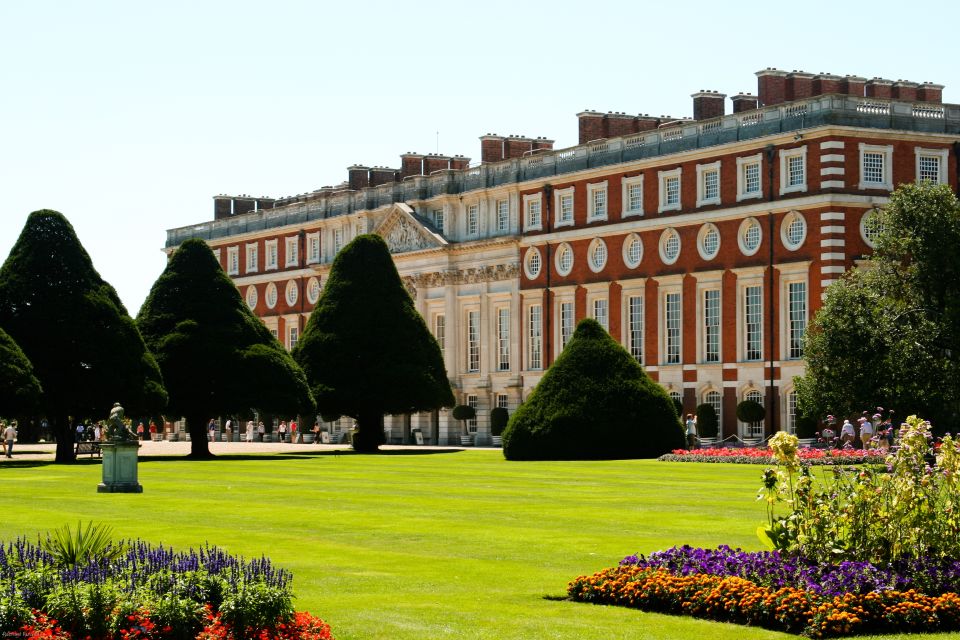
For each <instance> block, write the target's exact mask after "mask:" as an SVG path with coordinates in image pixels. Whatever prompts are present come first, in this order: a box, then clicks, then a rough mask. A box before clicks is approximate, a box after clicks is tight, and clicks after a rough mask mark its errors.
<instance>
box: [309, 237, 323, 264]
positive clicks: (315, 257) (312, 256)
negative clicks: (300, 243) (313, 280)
mask: <svg viewBox="0 0 960 640" xmlns="http://www.w3.org/2000/svg"><path fill="white" fill-rule="evenodd" d="M319 262H320V232H319V231H315V232H314V233H308V234H307V264H317V263H319Z"/></svg>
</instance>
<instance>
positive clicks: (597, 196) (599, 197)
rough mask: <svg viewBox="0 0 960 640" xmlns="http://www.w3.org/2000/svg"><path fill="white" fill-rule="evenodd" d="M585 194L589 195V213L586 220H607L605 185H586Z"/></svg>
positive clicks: (604, 183)
mask: <svg viewBox="0 0 960 640" xmlns="http://www.w3.org/2000/svg"><path fill="white" fill-rule="evenodd" d="M587 193H589V195H590V211H589V215H588V218H589V219H590V220H606V219H607V183H606V182H603V183H600V184H591V185H587Z"/></svg>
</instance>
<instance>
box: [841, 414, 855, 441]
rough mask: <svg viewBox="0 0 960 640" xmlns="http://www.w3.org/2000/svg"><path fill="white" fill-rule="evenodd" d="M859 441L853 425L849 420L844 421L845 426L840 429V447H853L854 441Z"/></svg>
mask: <svg viewBox="0 0 960 640" xmlns="http://www.w3.org/2000/svg"><path fill="white" fill-rule="evenodd" d="M856 439H857V432H856V430H855V429H854V428H853V425H852V424H851V423H850V421H849V420H844V421H843V426H842V427H840V445H841V446H842V445H846V444H849V445H850V446H851V447H852V446H853V441H854V440H856Z"/></svg>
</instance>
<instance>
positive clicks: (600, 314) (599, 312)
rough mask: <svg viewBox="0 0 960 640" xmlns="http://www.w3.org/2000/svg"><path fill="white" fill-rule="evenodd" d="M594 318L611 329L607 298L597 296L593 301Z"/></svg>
mask: <svg viewBox="0 0 960 640" xmlns="http://www.w3.org/2000/svg"><path fill="white" fill-rule="evenodd" d="M593 319H594V320H596V321H597V322H598V323H599V324H600V326H601V327H603V328H604V329H606V330H607V331H609V330H610V319H609V313H608V301H607V299H606V298H597V299H596V300H594V301H593Z"/></svg>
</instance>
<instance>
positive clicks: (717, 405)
mask: <svg viewBox="0 0 960 640" xmlns="http://www.w3.org/2000/svg"><path fill="white" fill-rule="evenodd" d="M712 394H716V396H717V401H716V402H712V401H711V400H710V399H709V397H710V395H712ZM700 397H701V398H702V399H703V404H709V405H710V406H711V407H713V410H714V412H715V413H716V414H717V424H718V425H719V427H720V429H719V430H720V432H721V434H722V432H723V392H722V391H720V390H719V389H714V388H713V387H710V388H708V389H706V390H704V392H703V395H701V396H700Z"/></svg>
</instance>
